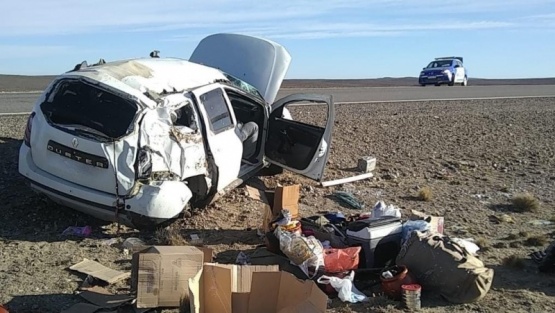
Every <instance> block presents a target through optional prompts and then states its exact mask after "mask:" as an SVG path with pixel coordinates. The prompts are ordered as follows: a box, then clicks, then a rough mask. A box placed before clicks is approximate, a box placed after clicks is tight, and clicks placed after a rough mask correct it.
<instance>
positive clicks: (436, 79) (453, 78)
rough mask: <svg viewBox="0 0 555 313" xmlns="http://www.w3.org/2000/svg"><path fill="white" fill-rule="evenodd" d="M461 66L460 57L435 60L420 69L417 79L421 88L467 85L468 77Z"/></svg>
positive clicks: (461, 59) (461, 60)
mask: <svg viewBox="0 0 555 313" xmlns="http://www.w3.org/2000/svg"><path fill="white" fill-rule="evenodd" d="M467 74H468V73H467V71H466V68H465V67H464V65H463V58H462V57H444V58H435V60H434V61H432V62H430V64H428V66H426V67H425V68H423V69H422V72H420V76H419V77H418V83H419V84H420V85H421V86H426V85H436V86H439V85H442V84H447V85H449V86H453V85H455V84H460V85H461V86H466V85H468V75H467Z"/></svg>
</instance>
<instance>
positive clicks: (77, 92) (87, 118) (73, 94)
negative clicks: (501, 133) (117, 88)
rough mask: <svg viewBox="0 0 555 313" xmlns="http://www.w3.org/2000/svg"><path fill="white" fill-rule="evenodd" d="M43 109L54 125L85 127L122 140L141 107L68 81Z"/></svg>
mask: <svg viewBox="0 0 555 313" xmlns="http://www.w3.org/2000/svg"><path fill="white" fill-rule="evenodd" d="M41 110H42V112H43V113H44V115H45V116H46V118H47V119H48V120H49V121H50V122H51V123H54V124H57V125H63V126H70V125H76V126H77V125H78V126H84V127H86V128H87V129H90V130H91V131H92V130H94V131H96V132H99V133H101V134H103V135H105V136H107V137H110V138H119V137H122V136H123V135H125V134H126V133H127V132H128V130H129V126H130V124H131V123H132V122H133V120H134V118H135V114H136V112H137V105H136V104H135V103H133V102H132V101H130V100H128V99H123V98H121V97H119V96H117V95H115V94H112V93H110V92H108V91H106V90H103V89H101V88H99V87H97V86H94V85H90V84H87V83H85V82H83V81H80V80H66V81H61V82H60V83H59V85H58V86H57V88H56V89H55V94H53V95H52V96H50V97H49V99H48V100H46V101H45V102H44V103H42V104H41Z"/></svg>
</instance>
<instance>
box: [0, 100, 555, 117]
mask: <svg viewBox="0 0 555 313" xmlns="http://www.w3.org/2000/svg"><path fill="white" fill-rule="evenodd" d="M534 98H555V95H545V96H510V97H479V98H447V99H409V100H368V101H345V102H335V104H367V103H400V102H430V101H471V100H501V99H534ZM299 105H321V103H306V104H299ZM28 114H31V112H16V113H0V116H18V115H28Z"/></svg>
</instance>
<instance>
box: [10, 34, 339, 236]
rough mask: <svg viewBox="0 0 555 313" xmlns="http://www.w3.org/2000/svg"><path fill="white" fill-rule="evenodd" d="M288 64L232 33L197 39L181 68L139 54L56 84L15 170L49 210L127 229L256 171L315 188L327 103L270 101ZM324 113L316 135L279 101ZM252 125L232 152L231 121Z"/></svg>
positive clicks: (38, 107)
mask: <svg viewBox="0 0 555 313" xmlns="http://www.w3.org/2000/svg"><path fill="white" fill-rule="evenodd" d="M290 59H291V58H290V56H289V54H288V53H287V51H286V50H285V49H284V48H283V47H282V46H280V45H279V44H277V43H274V42H271V41H268V40H265V39H260V38H256V37H250V36H244V35H237V34H216V35H212V36H209V37H207V38H205V39H203V40H202V41H201V42H200V43H199V45H198V47H197V48H196V50H195V51H194V52H193V54H192V56H191V58H190V59H189V60H184V59H178V58H159V57H154V58H139V59H130V60H122V61H116V62H109V63H102V64H95V65H93V66H81V67H76V69H74V70H72V71H69V72H67V73H64V74H62V75H60V76H59V77H57V78H56V79H55V80H54V81H53V82H52V83H51V84H50V85H49V86H48V88H47V89H46V90H45V91H44V92H43V93H42V95H41V96H40V97H39V99H38V100H37V102H36V104H35V106H34V109H33V112H32V113H31V115H30V116H29V119H28V122H27V128H26V131H25V138H24V142H23V144H22V145H21V148H20V154H19V172H20V173H21V174H22V175H23V176H25V177H26V178H27V179H28V181H29V182H30V185H31V187H32V188H33V189H34V190H36V191H38V192H39V193H41V194H44V195H46V196H47V197H48V198H50V199H52V200H53V201H54V202H56V203H58V204H61V205H64V206H67V207H70V208H73V209H76V210H79V211H82V212H85V213H87V214H90V215H93V216H95V217H98V218H100V219H104V220H110V221H120V222H123V223H125V224H128V225H130V226H134V227H137V228H141V227H145V226H152V225H155V224H158V223H161V222H163V221H167V220H169V219H172V218H175V217H177V216H179V215H180V213H182V212H183V211H184V210H186V209H187V208H189V207H190V206H193V207H194V206H203V205H206V204H207V203H209V202H210V201H212V200H213V199H214V198H215V197H216V196H217V195H219V194H222V193H225V192H226V191H228V190H229V189H230V188H234V187H236V186H237V185H239V184H240V183H241V182H242V181H244V180H245V179H247V178H249V177H251V176H253V175H255V174H256V173H258V172H259V171H260V170H261V169H263V168H266V167H269V166H276V167H281V168H283V169H287V170H290V171H293V172H296V173H299V174H302V175H305V176H307V177H310V178H312V179H316V180H320V179H321V178H322V175H323V171H324V167H325V164H326V163H327V158H328V154H329V146H330V142H331V134H332V128H333V120H334V114H335V113H334V104H333V101H332V98H331V96H327V95H315V94H294V95H290V96H287V97H285V98H283V99H280V100H277V101H275V98H276V95H277V92H278V90H279V87H280V85H281V82H282V80H283V78H284V77H285V74H286V72H287V69H288V66H289V62H290ZM307 102H310V103H319V104H324V105H326V106H327V113H328V114H327V120H326V125H325V127H322V126H315V125H308V124H306V123H302V122H299V121H295V120H292V119H289V118H284V115H285V113H284V108H285V106H286V105H291V104H293V105H295V104H297V103H307ZM249 122H254V123H256V125H257V126H258V133H257V140H256V143H255V145H256V147H255V149H254V151H255V153H253V154H252V155H249V156H245V155H243V150H244V147H243V145H244V143H243V142H242V141H241V139H240V137H239V136H238V133H237V130H238V127H239V125H240V124H245V123H249Z"/></svg>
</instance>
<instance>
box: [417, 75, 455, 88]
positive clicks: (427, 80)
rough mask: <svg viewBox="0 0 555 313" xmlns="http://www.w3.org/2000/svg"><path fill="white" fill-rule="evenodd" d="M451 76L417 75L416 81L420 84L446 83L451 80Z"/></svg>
mask: <svg viewBox="0 0 555 313" xmlns="http://www.w3.org/2000/svg"><path fill="white" fill-rule="evenodd" d="M451 79H452V77H451V76H450V75H446V74H441V75H433V76H424V75H423V76H420V77H418V83H419V84H420V85H431V84H448V83H450V82H451Z"/></svg>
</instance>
